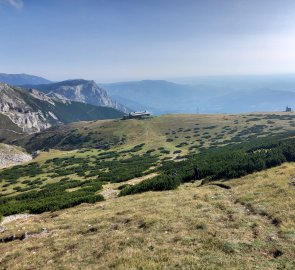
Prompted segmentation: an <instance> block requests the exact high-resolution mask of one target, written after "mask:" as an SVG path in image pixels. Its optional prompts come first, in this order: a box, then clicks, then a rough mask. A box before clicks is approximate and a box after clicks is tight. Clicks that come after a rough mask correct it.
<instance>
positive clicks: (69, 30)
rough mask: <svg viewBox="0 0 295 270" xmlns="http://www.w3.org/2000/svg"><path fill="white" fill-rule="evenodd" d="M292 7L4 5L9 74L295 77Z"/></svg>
mask: <svg viewBox="0 0 295 270" xmlns="http://www.w3.org/2000/svg"><path fill="white" fill-rule="evenodd" d="M294 16H295V2H294V1H291V0H283V1H279V2H278V1H274V0H268V1H266V0H262V1H259V2H257V1H254V0H250V1H247V2H246V1H242V0H236V1H234V0H228V1H220V0H209V1H193V0H185V1H180V0H170V1H168V0H158V1H155V0H150V1H143V0H142V1H141V0H139V1H135V0H126V1H118V0H117V1H116V0H108V1H104V0H99V1H94V0H85V1H73V0H59V1H57V0H52V1H46V0H45V1H39V2H37V1H33V0H0V23H1V25H2V27H1V28H0V34H1V38H2V40H4V42H1V43H0V57H1V63H0V70H1V72H4V73H27V74H33V75H38V76H42V77H45V78H47V79H49V80H52V81H60V80H65V79H70V78H85V79H94V80H96V81H97V82H101V83H107V82H117V81H132V80H144V79H166V80H173V79H177V78H180V79H181V78H190V77H191V78H194V77H202V76H227V75H231V76H235V75H268V74H269V75H273V74H295V51H294V49H293V48H294V47H295V38H294V33H295V21H294V19H293V18H294Z"/></svg>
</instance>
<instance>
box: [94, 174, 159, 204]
mask: <svg viewBox="0 0 295 270" xmlns="http://www.w3.org/2000/svg"><path fill="white" fill-rule="evenodd" d="M157 175H158V174H157V173H151V174H148V175H144V176H142V177H136V178H133V179H130V180H128V181H125V182H122V183H116V184H113V183H109V184H107V185H104V187H103V190H102V191H101V192H100V193H99V194H101V195H102V196H103V197H104V198H105V199H106V200H109V199H114V198H117V197H118V194H119V192H120V191H119V190H118V187H119V186H121V185H123V184H127V185H135V184H138V183H140V182H142V181H144V180H147V179H150V178H153V177H155V176H157Z"/></svg>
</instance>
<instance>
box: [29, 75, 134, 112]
mask: <svg viewBox="0 0 295 270" xmlns="http://www.w3.org/2000/svg"><path fill="white" fill-rule="evenodd" d="M31 87H33V88H34V89H38V90H39V91H42V92H44V93H46V95H48V96H49V97H53V98H58V99H61V100H71V101H77V102H82V103H87V104H91V105H95V106H103V107H110V108H114V109H117V110H120V111H122V112H125V113H126V112H128V111H129V110H128V109H127V108H126V107H124V106H123V105H121V104H119V103H118V102H116V101H115V100H113V99H112V98H110V97H109V96H108V94H107V92H106V90H105V89H103V88H101V87H99V86H98V85H97V84H96V83H95V82H94V81H92V80H83V79H77V80H67V81H62V82H58V83H51V84H41V85H34V86H31Z"/></svg>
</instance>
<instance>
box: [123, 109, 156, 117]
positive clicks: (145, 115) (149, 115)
mask: <svg viewBox="0 0 295 270" xmlns="http://www.w3.org/2000/svg"><path fill="white" fill-rule="evenodd" d="M149 117H151V113H150V112H148V111H144V112H131V113H129V114H127V115H125V116H124V117H123V119H144V118H149Z"/></svg>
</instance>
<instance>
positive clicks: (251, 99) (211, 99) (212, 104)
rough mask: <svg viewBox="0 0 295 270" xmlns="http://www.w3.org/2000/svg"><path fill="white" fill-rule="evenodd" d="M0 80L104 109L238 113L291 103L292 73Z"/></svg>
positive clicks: (294, 86) (8, 77)
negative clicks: (177, 80) (175, 79)
mask: <svg viewBox="0 0 295 270" xmlns="http://www.w3.org/2000/svg"><path fill="white" fill-rule="evenodd" d="M1 80H2V81H6V82H8V81H9V82H11V84H13V85H20V84H21V85H23V86H24V87H26V88H28V89H37V90H39V91H42V92H43V93H45V94H46V96H47V97H50V98H53V99H58V100H63V101H67V100H70V101H76V102H82V103H85V104H91V105H95V106H103V107H110V108H114V109H117V110H120V111H121V112H124V113H128V112H130V111H131V110H133V111H136V110H150V111H151V112H153V113H154V114H165V113H243V112H253V111H258V112H259V111H282V110H284V108H285V107H286V106H287V105H288V106H291V107H293V106H295V94H294V93H295V76H293V75H280V76H279V75H277V76H223V77H222V76H216V77H204V78H198V79H190V80H188V79H187V80H183V83H173V82H169V81H164V80H144V81H131V82H121V83H110V84H97V83H95V82H94V81H89V80H83V79H76V80H67V81H62V82H57V83H52V82H50V81H49V80H46V79H44V78H40V77H37V76H32V75H26V74H1V75H0V82H1ZM40 81H42V83H40ZM24 82H25V83H24ZM293 104H294V105H293Z"/></svg>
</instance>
